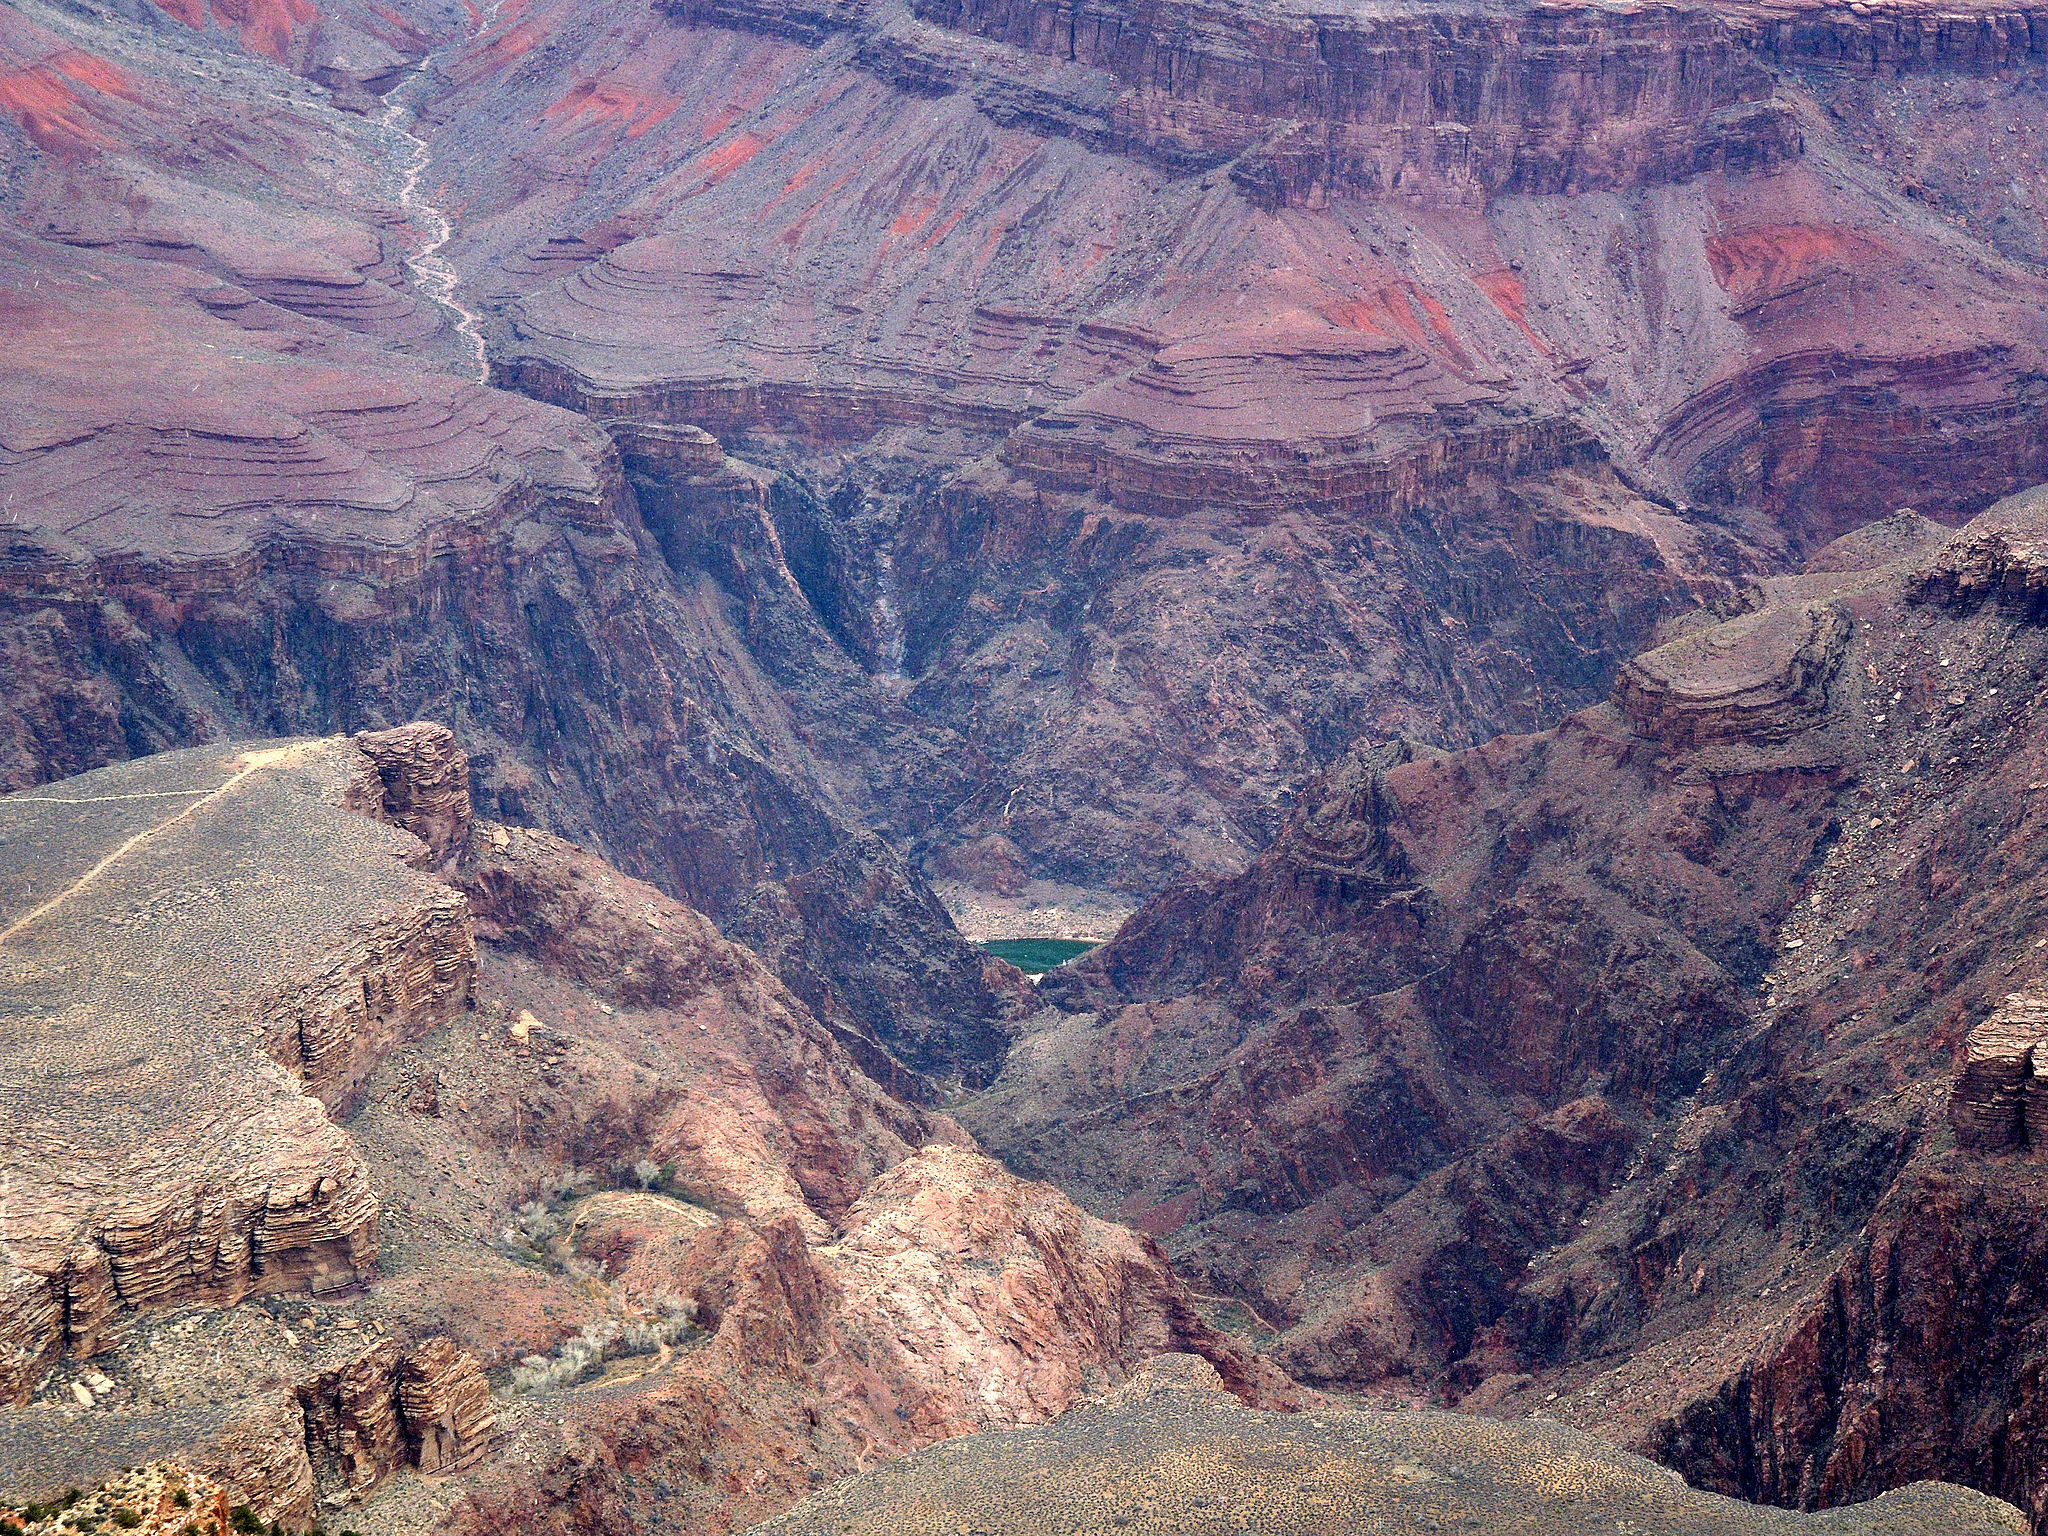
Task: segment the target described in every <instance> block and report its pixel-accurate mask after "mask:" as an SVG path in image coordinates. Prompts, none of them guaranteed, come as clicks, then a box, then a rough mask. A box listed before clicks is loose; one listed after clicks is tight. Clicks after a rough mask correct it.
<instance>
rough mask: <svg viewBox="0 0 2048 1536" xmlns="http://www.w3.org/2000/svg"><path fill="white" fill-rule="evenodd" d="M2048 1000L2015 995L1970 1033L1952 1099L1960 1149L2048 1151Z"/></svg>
mask: <svg viewBox="0 0 2048 1536" xmlns="http://www.w3.org/2000/svg"><path fill="white" fill-rule="evenodd" d="M2044 1047H2048V997H2044V996H2040V995H2038V994H2029V993H2022V992H2015V993H2012V994H2011V995H2010V996H2008V997H2007V998H2006V1000H2005V1001H2004V1002H2003V1003H2001V1004H1999V1006H1998V1007H1997V1008H1996V1009H1994V1010H1993V1011H1992V1013H1991V1016H1990V1017H1989V1018H1987V1019H1986V1020H1985V1021H1984V1022H1983V1023H1981V1024H1979V1025H1978V1026H1977V1027H1976V1028H1975V1029H1973V1030H1971V1031H1970V1038H1969V1042H1968V1045H1967V1046H1966V1047H1965V1055H1964V1059H1963V1067H1962V1071H1961V1072H1960V1073H1959V1074H1958V1075H1957V1077H1956V1084H1955V1090H1954V1092H1953V1093H1952V1094H1951V1095H1950V1098H1949V1120H1950V1122H1951V1123H1952V1124H1953V1125H1954V1126H1955V1131H1956V1145H1957V1146H1960V1147H1969V1148H1972V1149H1974V1150H1976V1151H1980V1152H2007V1151H2011V1150H2013V1149H2014V1148H2017V1147H2022V1146H2041V1147H2048V1049H2044Z"/></svg>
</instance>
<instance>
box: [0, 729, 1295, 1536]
mask: <svg viewBox="0 0 2048 1536" xmlns="http://www.w3.org/2000/svg"><path fill="white" fill-rule="evenodd" d="M468 776H469V770H468V765H467V761H466V758H465V755H464V753H463V752H462V750H461V749H460V747H459V746H458V745H457V744H456V743H455V741H454V740H453V738H452V737H451V736H450V734H449V733H448V732H447V731H446V729H445V728H442V727H439V726H434V725H429V724H424V723H415V724H412V725H408V726H404V727H400V728H397V729H393V730H390V731H384V732H371V733H365V734H359V735H357V736H355V737H333V738H326V739H315V740H297V741H286V742H280V743H263V744H257V745H254V746H250V747H245V748H198V749H192V750H189V751H186V752H174V753H165V754H158V755H155V756H152V757H146V758H140V759H137V760H135V761H133V762H130V763H125V764H121V765H118V766H115V767H110V768H105V769H101V770H98V771H96V772H95V773H92V774H88V775H85V776H83V777H81V778H78V779H74V780H68V781H64V782H62V783H60V784H58V785H55V786H51V787H49V788H48V789H45V790H40V791H33V792H26V793H23V794H17V795H15V796H12V797H8V798H6V799H0V821H4V825H0V836H4V837H5V839H6V841H5V842H4V843H0V850H4V853H5V857H4V859H0V904H4V905H0V923H4V924H5V926H4V927H0V954H4V956H5V958H6V960H7V964H8V967H9V978H8V984H9V986H10V987H11V988H12V989H13V990H12V992H11V993H10V994H9V1001H8V1007H9V1011H10V1013H11V1014H12V1016H13V1017H15V1019H16V1020H17V1027H16V1028H14V1029H12V1030H10V1031H9V1033H8V1040H9V1042H10V1044H9V1047H8V1052H9V1059H7V1060H0V1066H4V1067H5V1070H6V1077H5V1078H4V1080H0V1081H4V1082H5V1085H6V1093H5V1096H4V1097H0V1105H4V1106H7V1112H8V1114H9V1116H10V1119H9V1120H8V1121H7V1122H6V1123H4V1124H0V1131H4V1140H0V1146H4V1147H5V1148H6V1149H7V1162H6V1165H5V1167H4V1168H0V1173H4V1174H5V1176H6V1180H7V1189H8V1194H9V1201H8V1205H7V1209H6V1211H5V1212H4V1213H0V1214H4V1219H5V1222H6V1231H5V1234H4V1236H5V1237H6V1240H7V1251H6V1262H7V1265H8V1268H7V1270H6V1273H5V1277H4V1279H5V1284H6V1287H7V1298H8V1301H9V1307H8V1310H7V1312H6V1314H5V1318H4V1323H0V1326H4V1328H5V1330H6V1334H5V1339H4V1343H5V1346H6V1352H5V1354H4V1356H0V1359H4V1363H5V1365H6V1368H7V1375H6V1377H5V1381H6V1386H7V1390H8V1396H9V1399H10V1402H9V1404H8V1405H7V1406H4V1407H0V1462H4V1464H5V1465H6V1466H7V1467H8V1468H9V1479H10V1489H19V1491H21V1492H23V1493H26V1494H27V1495H28V1496H29V1497H30V1498H33V1499H46V1498H53V1497H55V1496H57V1495H58V1494H59V1493H61V1491H62V1490H63V1489H65V1488H66V1487H88V1486H91V1485H93V1484H95V1483H98V1482H100V1481H102V1480H104V1479H106V1478H108V1477H109V1476H110V1475H111V1473H112V1472H113V1470H114V1469H116V1468H121V1467H132V1466H135V1465H138V1464H150V1463H164V1462H176V1463H178V1464H180V1465H184V1466H189V1467H193V1468H196V1469H197V1470H198V1471H199V1472H200V1473H203V1474H204V1475H205V1476H206V1477H207V1478H210V1479H212V1480H213V1483H214V1484H217V1485H218V1487H219V1488H220V1489H221V1490H222V1497H223V1498H225V1499H226V1500H227V1501H228V1502H229V1504H230V1505H231V1506H235V1507H240V1506H246V1507H247V1509H248V1510H249V1512H250V1513H249V1516H248V1517H247V1518H255V1519H259V1520H262V1521H265V1522H269V1521H282V1522H285V1523H287V1524H294V1525H304V1524H307V1523H310V1522H315V1521H318V1522H323V1523H325V1522H328V1521H330V1520H338V1519H341V1518H361V1519H363V1520H364V1521H365V1522H366V1523H369V1524H372V1525H374V1526H377V1527H378V1528H385V1529H399V1530H410V1529H425V1528H427V1527H428V1526H429V1525H432V1526H433V1527H434V1528H437V1529H447V1528H454V1529H469V1528H476V1529H485V1528H488V1529H491V1530H494V1531H506V1530H529V1531H541V1530H547V1529H579V1528H581V1526H580V1525H579V1522H580V1521H581V1520H582V1519H583V1518H584V1515H585V1514H591V1515H592V1518H596V1519H599V1520H600V1521H601V1522H602V1523H603V1524H604V1526H605V1528H606V1529H613V1530H618V1529H626V1530H655V1529H668V1528H673V1526H674V1525H675V1524H676V1523H677V1522H679V1521H680V1522H683V1523H687V1524H690V1525H691V1526H692V1528H700V1529H709V1530H725V1529H730V1528H733V1527H734V1526H735V1525H737V1524H740V1523H744V1522H745V1521H746V1520H749V1519H752V1518H755V1517H758V1516H760V1515H765V1514H769V1513H772V1512H774V1511H775V1510H776V1509H778V1508H780V1507H782V1506H783V1505H785V1504H787V1503H788V1502H789V1501H790V1500H791V1499H792V1498H793V1497H795V1496H796V1495H797V1494H799V1493H801V1492H802V1491H804V1490H805V1489H807V1488H808V1487H810V1486H812V1485H813V1484H814V1483H815V1482H818V1481H821V1480H823V1479H825V1478H827V1477H829V1476H833V1475H837V1474H839V1473H843V1472H848V1471H852V1470H856V1469H858V1468H859V1467H862V1466H867V1465H872V1464H873V1462H874V1460H875V1459H876V1458H878V1457H894V1456H898V1455H901V1454H904V1453H906V1452H908V1451H910V1450H913V1449H916V1448H917V1447H919V1446H921V1445H925V1444H928V1443H930V1442H931V1441H933V1440H935V1439H939V1438H943V1437H946V1436H950V1435H956V1434H962V1433H967V1432H972V1431H976V1430H980V1429H984V1428H989V1427H992V1426H1002V1427H1008V1426H1014V1425H1020V1424H1029V1423H1035V1422H1040V1421H1043V1420H1045V1419H1048V1418H1051V1417H1053V1416H1055V1415H1057V1414H1059V1413H1060V1412H1062V1411H1064V1410H1065V1409H1066V1408H1068V1407H1070V1406H1071V1405H1072V1404H1073V1403H1074V1402H1076V1401H1077V1400H1079V1399H1080V1398H1081V1397H1082V1396H1083V1395H1085V1394H1087V1393H1090V1392H1094V1391H1098V1390H1101V1389H1103V1388H1106V1387H1107V1386H1110V1385H1113V1384H1114V1383H1115V1382H1117V1381H1120V1380H1122V1379H1124V1378H1125V1377H1126V1376H1127V1375H1128V1374H1129V1373H1130V1372H1131V1371H1133V1370H1134V1369H1136V1368H1137V1366H1138V1365H1139V1364H1140V1363H1141V1362H1142V1361H1143V1360H1144V1359H1146V1358H1148V1357H1149V1356H1151V1355H1153V1354H1157V1353H1160V1352H1172V1351H1185V1350H1192V1351H1195V1352H1197V1353H1199V1354H1201V1355H1203V1356H1204V1357H1206V1358H1207V1359H1209V1360H1210V1361H1212V1362H1213V1363H1214V1367H1215V1369H1216V1370H1218V1371H1220V1372H1221V1373H1222V1377H1223V1379H1225V1380H1226V1381H1227V1382H1228V1383H1229V1384H1230V1386H1231V1388H1232V1390H1233V1391H1235V1392H1236V1393H1238V1395H1239V1396H1240V1397H1241V1398H1243V1399H1244V1400H1245V1401H1248V1402H1254V1403H1258V1404H1261V1405H1265V1406H1272V1407H1291V1406H1299V1405H1301V1404H1303V1403H1305V1402H1308V1401H1310V1399H1309V1398H1308V1397H1307V1395H1306V1394H1304V1393H1303V1392H1302V1391H1301V1390H1300V1389H1299V1388H1298V1387H1296V1386H1295V1385H1294V1383H1293V1382H1292V1381H1290V1380H1289V1379H1288V1378H1287V1377H1286V1376H1285V1375H1283V1374H1282V1373H1281V1372H1279V1371H1278V1370H1276V1369H1275V1368H1274V1367H1273V1366H1272V1365H1270V1364H1269V1363H1268V1362H1266V1361H1265V1360H1263V1359H1262V1358H1260V1357H1259V1356H1257V1355H1256V1354H1254V1353H1252V1352H1250V1351H1249V1350H1247V1349H1246V1348H1245V1347H1243V1346H1242V1345H1241V1344H1240V1343H1238V1342H1237V1341H1235V1340H1233V1339H1231V1338H1230V1337H1228V1336H1227V1335H1225V1334H1224V1333H1222V1332H1221V1331H1220V1330H1219V1329H1218V1328H1217V1327H1216V1326H1215V1325H1214V1324H1213V1323H1211V1322H1210V1321H1209V1320H1207V1319H1206V1318H1205V1317H1204V1316H1203V1315H1202V1314H1201V1312H1200V1311H1199V1310H1198V1308H1197V1306H1196V1304H1195V1301H1194V1299H1193V1298H1192V1297H1191V1296H1190V1295H1189V1294H1188V1293H1187V1292H1186V1291H1185V1290H1184V1289H1183V1288H1182V1286H1181V1285H1180V1283H1179V1281H1178V1280H1176V1279H1175V1277H1174V1276H1173V1273H1172V1271H1171V1270H1170V1268H1169V1267H1168V1265H1167V1263H1166V1261H1165V1259H1164V1257H1163V1255H1162V1254H1161V1253H1160V1251H1159V1249H1158V1248H1157V1246H1156V1245H1155V1244H1154V1243H1153V1242H1151V1241H1150V1240H1149V1239H1147V1238H1144V1237H1142V1236H1140V1235H1138V1234H1136V1233H1133V1232H1131V1231H1129V1230H1128V1229H1126V1228H1122V1227H1118V1226H1114V1225H1111V1224H1110V1223H1107V1222H1104V1221H1102V1220H1100V1219H1098V1218H1095V1217H1091V1216H1088V1215H1086V1214H1084V1213H1083V1212H1082V1211H1081V1210H1079V1209H1078V1208H1077V1207H1076V1206H1074V1205H1073V1204H1072V1202H1070V1201H1069V1200H1067V1199H1066V1198H1065V1197H1064V1196H1062V1195H1061V1194H1059V1193H1058V1192H1057V1191H1055V1190H1053V1189H1051V1188H1049V1187H1046V1186H1043V1185H1034V1184H1030V1183H1027V1182H1025V1181H1023V1180H1020V1179H1018V1178H1017V1177H1016V1176H1014V1175H1013V1174H1010V1173H1008V1172H1007V1171H1005V1170H1003V1169H1002V1168H1001V1167H1000V1166H999V1165H997V1164H995V1163H994V1162H992V1161H990V1160H989V1159H987V1158H985V1157H983V1156H981V1155H980V1154H979V1153H977V1152H975V1151H973V1150H972V1149H971V1147H970V1146H969V1145H968V1144H967V1138H966V1137H965V1134H964V1133H963V1132H961V1131H960V1129H959V1128H958V1126H957V1125H955V1124H954V1123H953V1122H952V1121H951V1120H949V1119H948V1118H947V1117H945V1116H944V1115H941V1114H939V1113H937V1112H936V1111H933V1110H930V1109H926V1108H920V1107H917V1106H915V1105H912V1104H907V1103H905V1102H903V1101H902V1100H900V1099H898V1098H896V1097H894V1096H892V1095H891V1094H890V1093H889V1092H888V1091H887V1090H886V1088H885V1087H884V1086H882V1085H881V1084H879V1083H877V1082H876V1081H875V1080H874V1079H872V1078H870V1077H869V1076H868V1075H866V1074H865V1073H864V1072H863V1071H862V1070H861V1068H860V1066H859V1065H858V1062H857V1053H856V1052H854V1051H853V1050H851V1049H849V1045H848V1043H847V1038H846V1036H847V1034H848V1032H855V1033H856V1034H857V1032H858V1030H859V1028H860V1026H859V1024H858V1020H857V1018H856V1017H855V1016H854V1015H851V1014H849V1015H847V1016H846V1018H845V1019H842V1021H841V1022H840V1024H839V1025H838V1026H837V1027H836V1028H834V1027H828V1026H827V1025H825V1024H824V1023H821V1022H820V1021H819V1019H818V1018H817V1017H815V1016H814V1015H813V1014H812V1013H811V1012H810V1011H809V1009H808V1008H807V1007H806V1005H805V1004H804V1002H803V1001H802V1000H801V998H800V997H799V996H798V995H797V994H796V993H795V992H793V991H792V990H790V989H789V988H788V987H786V986H785V985H784V984H783V983H782V982H781V981H780V980H779V979H778V978H777V976H776V975H775V973H774V972H773V971H772V970H771V969H770V968H769V967H768V966H767V965H766V964H764V963H763V961H762V960H761V959H760V958H759V957H757V956H755V955H754V954H753V953H751V952H750V951H748V950H746V949H744V948H742V947H741V946H739V945H737V944H735V943H733V942H731V941H730V940H728V939H726V938H723V937H721V936H720V935H719V933H718V931H717V930H716V928H715V927H714V926H713V924H712V923H711V922H710V920H709V919H708V918H706V917H705V916H704V915H703V914H701V913H699V912H696V911H694V910H693V909H691V908H689V907H686V906H684V905H682V904H680V903H678V902H676V901H674V900H672V899H671V898H669V897H667V896H664V895H663V894H661V893H660V892H659V891H657V890H656V889H655V888H654V887H652V886H650V885H647V884H645V883H643V882H640V881H637V880H634V879H632V878H630V877H629V876H626V875H624V874H622V873H620V872H619V871H618V870H616V869H614V868H612V867H611V866H609V865H606V864H605V863H603V861H601V860H600V859H598V858H597V857H596V856H594V855H593V854H591V853H589V852H587V851H585V850H583V849H581V848H578V847H577V846H575V845H574V844H572V843H569V842H567V841H566V840H564V839H562V838H559V837H556V836H554V835H552V834H548V833H542V832H536V831H533V830H530V829H525V828H508V827H506V826H503V825H502V824H499V823H495V822H492V821H488V820H482V819H477V818H474V817H473V816H472V815H471V814H470V813H469V810H468V802H467V798H466V791H465V789H464V786H465V785H466V783H467V782H468ZM53 881H54V882H57V883H56V885H55V888H54V889H52V884H51V882H53ZM828 907H829V902H828V903H827V904H826V905H825V906H821V907H819V908H818V910H820V911H822V910H827V909H828ZM88 962H90V963H88ZM1018 985H1019V986H1020V987H1021V986H1022V985H1023V984H1022V983H1019V984H1018ZM849 1020H850V1021H851V1022H848V1021H849ZM144 1035H147V1037H148V1039H147V1042H146V1043H147V1044H148V1047H149V1049H148V1051H146V1052H143V1051H140V1045H141V1044H142V1043H143V1040H142V1037H143V1036H144ZM858 1041H859V1044H860V1046H861V1049H862V1051H864V1052H866V1053H869V1054H871V1055H873V1056H874V1057H876V1058H878V1059H880V1060H883V1061H888V1060H889V1059H890V1058H889V1057H888V1054H887V1052H886V1051H885V1050H884V1049H883V1047H882V1045H881V1044H880V1043H879V1042H878V1041H876V1040H875V1039H874V1038H873V1037H872V1036H868V1035H864V1034H859V1035H858ZM151 1061H153V1062H155V1063H156V1066H155V1067H153V1068H152V1067H150V1066H148V1065H147V1063H148V1062H151ZM898 1070H899V1071H900V1070H901V1069H898ZM52 1083H69V1084H73V1085H75V1086H74V1087H72V1088H71V1089H70V1090H68V1091H69V1092H71V1093H73V1094H74V1095H75V1097H76V1098H77V1099H78V1100H79V1101H80V1102H82V1103H90V1104H91V1106H92V1109H93V1111H94V1112H93V1114H92V1115H91V1116H90V1117H87V1116H84V1115H78V1114H74V1115H71V1116H69V1117H67V1118H66V1120H65V1121H64V1123H63V1125H62V1128H61V1131H52V1130H49V1129H47V1122H43V1121H41V1120H40V1116H41V1114H42V1112H43V1108H42V1107H46V1106H47V1104H48V1103H49V1102H50V1099H49V1092H50V1088H49V1085H50V1084H52ZM39 1124H41V1125H43V1126H44V1127H45V1128H44V1129H40V1130H39V1129H38V1125H39ZM487 1371H495V1372H498V1373H500V1374H499V1384H498V1385H497V1386H496V1387H495V1388H494V1386H493V1384H492V1381H491V1380H490V1378H489V1377H488V1376H487V1374H486V1372H487ZM650 1468H652V1469H657V1470H658V1473H659V1475H658V1476H657V1477H656V1478H655V1479H653V1480H652V1481H645V1480H643V1479H642V1478H641V1477H640V1476H639V1473H640V1472H641V1471H644V1470H647V1469H650ZM414 1473H417V1474H420V1475H421V1476H422V1477H425V1478H430V1479H432V1480H433V1484H434V1485H435V1486H438V1487H440V1488H441V1489H442V1490H443V1491H442V1492H440V1493H438V1494H431V1493H428V1492H426V1491H424V1490H425V1488H426V1487H427V1486H428V1485H426V1484H423V1483H421V1482H420V1481H419V1480H418V1479H416V1478H415V1477H413V1476H412V1475H411V1474H414ZM138 1486H139V1485H138ZM110 1488H114V1489H115V1491H114V1492H113V1493H110V1494H108V1497H110V1498H111V1497H115V1496H116V1494H118V1496H119V1497H126V1496H127V1492H128V1491H129V1490H128V1484H126V1483H121V1484H119V1485H118V1487H116V1486H115V1485H110ZM357 1506H367V1507H365V1508H363V1510H362V1513H361V1515H360V1516H352V1515H349V1514H348V1513H347V1512H349V1511H352V1510H354V1509H355V1508H356V1507H357ZM97 1507H99V1506H97V1505H96V1506H95V1508H97ZM592 1512H594V1513H592ZM109 1518H111V1516H110V1517H109Z"/></svg>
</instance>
